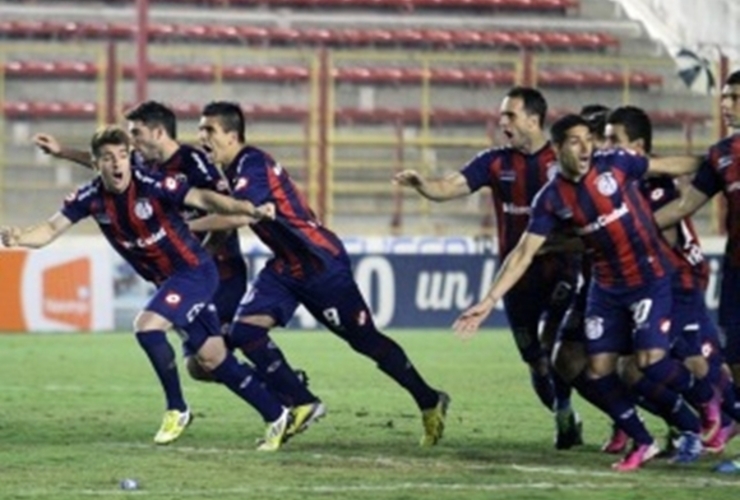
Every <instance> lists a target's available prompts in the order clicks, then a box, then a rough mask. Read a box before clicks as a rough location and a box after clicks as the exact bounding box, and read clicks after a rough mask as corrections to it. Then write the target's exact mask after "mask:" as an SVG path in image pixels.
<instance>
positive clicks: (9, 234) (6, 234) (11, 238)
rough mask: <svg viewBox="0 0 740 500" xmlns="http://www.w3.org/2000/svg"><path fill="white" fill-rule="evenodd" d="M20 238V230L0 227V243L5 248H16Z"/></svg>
mask: <svg viewBox="0 0 740 500" xmlns="http://www.w3.org/2000/svg"><path fill="white" fill-rule="evenodd" d="M20 237H21V230H20V228H17V227H0V241H2V243H3V246H4V247H6V248H13V247H17V246H18V241H19V240H20Z"/></svg>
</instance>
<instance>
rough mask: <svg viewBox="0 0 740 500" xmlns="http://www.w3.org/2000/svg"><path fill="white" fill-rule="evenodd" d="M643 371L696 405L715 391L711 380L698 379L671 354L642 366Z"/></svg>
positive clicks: (702, 403) (701, 403)
mask: <svg viewBox="0 0 740 500" xmlns="http://www.w3.org/2000/svg"><path fill="white" fill-rule="evenodd" d="M641 371H642V373H643V374H644V375H645V376H646V377H648V378H650V379H651V380H652V381H653V382H656V383H658V384H661V385H664V386H665V387H667V388H670V389H672V390H673V391H675V392H677V393H679V394H683V395H684V396H686V399H687V400H688V401H689V402H690V403H691V404H693V405H694V406H696V407H698V406H700V405H704V404H706V403H708V402H709V400H711V399H712V396H713V391H712V386H711V385H709V380H708V379H707V378H706V377H704V378H703V379H700V380H696V379H695V378H694V375H693V374H692V373H691V371H689V369H688V368H686V366H684V364H683V363H681V362H680V361H678V360H676V359H673V358H671V357H669V356H665V357H663V359H661V360H660V361H657V362H655V363H652V364H651V365H648V366H646V367H644V368H642V369H641Z"/></svg>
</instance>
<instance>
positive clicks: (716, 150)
mask: <svg viewBox="0 0 740 500" xmlns="http://www.w3.org/2000/svg"><path fill="white" fill-rule="evenodd" d="M721 107H722V117H723V119H724V121H725V124H726V125H727V126H728V127H729V128H731V129H732V130H733V134H732V135H730V136H729V137H726V138H724V139H722V140H720V141H719V142H718V143H716V144H715V145H713V146H712V147H710V148H709V151H708V153H707V155H706V158H705V161H704V162H703V163H702V165H701V168H700V169H699V171H698V172H697V174H696V176H695V177H694V180H693V181H692V183H691V185H690V186H689V187H688V189H687V190H686V191H685V192H684V193H682V196H681V198H680V199H679V200H676V201H674V202H672V203H670V204H668V205H666V206H665V207H663V208H662V209H661V210H660V211H658V213H656V216H655V219H656V222H657V223H658V225H659V226H661V227H666V226H670V225H672V224H675V223H676V221H678V220H681V219H682V218H684V217H687V216H689V215H691V214H693V213H695V212H696V211H697V210H699V208H701V207H702V206H703V205H704V204H705V203H706V202H707V201H709V199H711V198H712V197H714V195H715V194H717V193H719V192H723V193H724V195H725V199H726V200H727V217H726V219H725V226H726V229H727V246H726V248H725V256H724V260H723V264H722V284H721V288H720V306H719V323H720V326H721V328H722V331H723V333H724V336H725V346H724V355H725V359H726V360H727V363H728V364H729V365H730V369H731V370H732V377H733V379H734V382H735V393H736V396H737V394H738V393H740V388H739V387H738V384H740V308H738V303H740V217H739V216H738V213H740V191H739V190H738V189H737V186H738V182H740V154H738V153H737V151H738V150H739V148H740V134H738V131H740V71H735V72H734V73H732V74H730V75H729V76H728V77H727V80H726V81H725V84H724V86H723V88H722V100H721ZM717 471H719V472H732V473H734V472H740V459H736V460H731V461H728V462H723V463H722V464H720V465H719V466H718V468H717Z"/></svg>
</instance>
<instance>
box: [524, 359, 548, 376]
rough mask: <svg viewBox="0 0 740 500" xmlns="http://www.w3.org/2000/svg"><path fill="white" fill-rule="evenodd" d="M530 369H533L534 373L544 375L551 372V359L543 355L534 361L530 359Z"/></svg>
mask: <svg viewBox="0 0 740 500" xmlns="http://www.w3.org/2000/svg"><path fill="white" fill-rule="evenodd" d="M529 369H530V370H532V372H533V373H536V374H537V375H540V376H543V377H544V376H546V375H547V374H548V373H550V360H549V359H547V357H544V356H543V357H541V358H538V359H536V360H534V361H530V362H529Z"/></svg>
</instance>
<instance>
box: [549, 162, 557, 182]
mask: <svg viewBox="0 0 740 500" xmlns="http://www.w3.org/2000/svg"><path fill="white" fill-rule="evenodd" d="M546 168H547V180H548V181H551V180H553V179H554V178H555V176H556V175H558V171H559V170H560V164H559V163H558V162H556V161H551V162H550V163H548V164H547V167H546Z"/></svg>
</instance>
